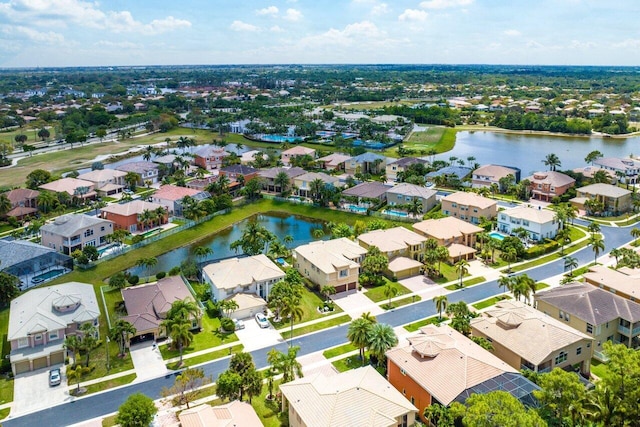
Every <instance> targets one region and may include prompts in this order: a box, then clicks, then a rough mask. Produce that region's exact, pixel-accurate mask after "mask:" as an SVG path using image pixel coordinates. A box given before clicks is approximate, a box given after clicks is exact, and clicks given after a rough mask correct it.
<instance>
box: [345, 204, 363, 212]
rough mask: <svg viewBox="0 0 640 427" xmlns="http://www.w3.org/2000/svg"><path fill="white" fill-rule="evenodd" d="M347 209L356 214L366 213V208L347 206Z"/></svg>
mask: <svg viewBox="0 0 640 427" xmlns="http://www.w3.org/2000/svg"><path fill="white" fill-rule="evenodd" d="M347 209H349V210H350V211H351V212H358V213H365V212H367V208H365V207H362V206H356V205H348V206H347Z"/></svg>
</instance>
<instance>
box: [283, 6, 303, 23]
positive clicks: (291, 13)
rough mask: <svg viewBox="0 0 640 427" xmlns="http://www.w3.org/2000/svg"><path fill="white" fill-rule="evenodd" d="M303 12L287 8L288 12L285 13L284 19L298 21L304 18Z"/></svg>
mask: <svg viewBox="0 0 640 427" xmlns="http://www.w3.org/2000/svg"><path fill="white" fill-rule="evenodd" d="M302 17H303V16H302V12H300V11H299V10H296V9H287V13H286V14H285V15H284V19H286V20H287V21H291V22H297V21H299V20H301V19H302Z"/></svg>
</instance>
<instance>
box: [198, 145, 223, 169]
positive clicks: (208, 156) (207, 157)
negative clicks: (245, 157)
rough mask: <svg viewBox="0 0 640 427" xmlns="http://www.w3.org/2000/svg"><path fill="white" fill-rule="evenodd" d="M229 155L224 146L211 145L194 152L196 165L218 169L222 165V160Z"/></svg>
mask: <svg viewBox="0 0 640 427" xmlns="http://www.w3.org/2000/svg"><path fill="white" fill-rule="evenodd" d="M228 155H229V153H228V152H226V151H225V150H224V148H222V147H217V146H215V145H209V146H206V147H203V148H201V149H199V150H197V151H196V152H195V153H194V160H193V162H194V163H195V164H196V166H199V167H201V168H202V169H206V170H216V169H220V168H221V167H222V162H223V160H224V158H225V157H227V156H228Z"/></svg>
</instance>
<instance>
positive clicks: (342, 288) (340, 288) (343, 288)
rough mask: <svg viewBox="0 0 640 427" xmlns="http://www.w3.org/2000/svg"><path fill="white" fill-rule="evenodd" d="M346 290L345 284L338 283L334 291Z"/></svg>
mask: <svg viewBox="0 0 640 427" xmlns="http://www.w3.org/2000/svg"><path fill="white" fill-rule="evenodd" d="M346 290H347V285H338V286H336V293H340V292H344V291H346Z"/></svg>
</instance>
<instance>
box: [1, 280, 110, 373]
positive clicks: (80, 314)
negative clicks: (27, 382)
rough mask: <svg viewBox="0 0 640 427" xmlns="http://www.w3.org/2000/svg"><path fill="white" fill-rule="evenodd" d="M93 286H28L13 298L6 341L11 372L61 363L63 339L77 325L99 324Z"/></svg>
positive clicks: (72, 284)
mask: <svg viewBox="0 0 640 427" xmlns="http://www.w3.org/2000/svg"><path fill="white" fill-rule="evenodd" d="M99 317H100V308H99V306H98V301H97V298H96V294H95V292H94V290H93V285H90V284H87V283H78V282H69V283H65V284H62V285H56V286H47V287H43V288H38V289H32V290H30V291H29V292H26V293H24V294H22V295H20V296H18V297H17V298H15V299H14V300H13V301H11V306H10V311H9V329H8V334H7V341H8V342H9V344H10V346H11V353H10V354H9V359H10V361H11V369H12V370H13V373H14V374H15V375H17V374H21V373H24V372H29V371H34V370H37V369H41V368H45V367H48V366H52V365H58V364H60V365H61V364H62V363H64V359H65V357H66V352H65V348H64V338H65V336H68V335H73V334H76V333H77V331H78V329H79V328H80V326H81V325H83V324H85V323H91V324H92V325H94V326H96V328H97V327H98V326H99V324H98V319H99Z"/></svg>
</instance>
